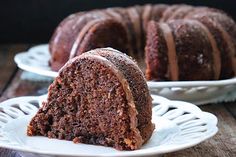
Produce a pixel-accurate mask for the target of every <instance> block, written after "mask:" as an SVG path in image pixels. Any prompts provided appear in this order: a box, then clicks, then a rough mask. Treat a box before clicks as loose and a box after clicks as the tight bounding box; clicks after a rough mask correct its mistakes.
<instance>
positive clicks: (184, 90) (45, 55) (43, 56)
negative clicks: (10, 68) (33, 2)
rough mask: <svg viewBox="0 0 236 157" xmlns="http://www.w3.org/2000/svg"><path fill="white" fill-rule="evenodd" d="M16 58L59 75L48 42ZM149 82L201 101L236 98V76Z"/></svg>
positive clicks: (157, 89) (168, 93)
mask: <svg viewBox="0 0 236 157" xmlns="http://www.w3.org/2000/svg"><path fill="white" fill-rule="evenodd" d="M14 59H15V62H16V63H17V66H18V67H19V68H21V69H23V70H26V71H29V72H33V73H36V74H40V75H44V76H49V77H56V76H57V75H58V73H57V72H55V71H52V70H51V69H50V67H49V65H48V61H49V59H50V54H49V51H48V44H44V45H38V46H35V47H32V48H31V49H29V50H28V51H27V52H22V53H19V54H17V55H16V56H15V58H14ZM147 83H148V87H149V89H150V91H151V93H152V94H157V95H160V96H164V97H166V98H168V99H172V100H183V101H188V102H192V103H194V104H197V105H200V104H207V103H216V102H222V101H226V102H227V101H233V100H235V99H236V77H235V78H232V79H227V80H218V81H169V82H151V81H148V82H147Z"/></svg>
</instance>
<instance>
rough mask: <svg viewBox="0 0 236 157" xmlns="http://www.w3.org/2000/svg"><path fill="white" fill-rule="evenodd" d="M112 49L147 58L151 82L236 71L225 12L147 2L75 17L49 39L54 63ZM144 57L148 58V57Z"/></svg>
mask: <svg viewBox="0 0 236 157" xmlns="http://www.w3.org/2000/svg"><path fill="white" fill-rule="evenodd" d="M99 47H113V48H115V49H118V50H120V51H122V52H126V53H127V54H128V55H131V56H132V57H134V58H135V59H136V60H137V61H138V63H139V62H140V61H143V62H144V61H145V63H146V64H145V68H146V70H145V71H146V72H145V73H146V78H147V79H148V80H217V79H226V78H230V77H233V76H235V75H236V25H235V22H234V20H233V19H232V18H231V17H229V16H228V15H227V14H226V13H224V12H223V11H221V10H218V9H214V8H208V7H193V6H190V5H185V4H179V5H165V4H157V5H151V4H147V5H144V6H133V7H128V8H119V7H116V8H107V9H103V10H93V11H88V12H81V13H76V14H73V15H70V16H69V17H67V18H65V19H64V20H63V21H62V22H61V23H60V24H59V26H58V27H57V28H56V31H55V32H54V34H53V36H52V38H51V40H50V45H49V49H50V53H51V56H52V57H51V60H50V65H51V67H52V69H53V70H55V71H57V70H59V69H60V68H61V67H62V66H63V65H64V64H65V63H66V61H67V60H68V59H69V58H73V57H75V56H77V55H80V54H81V53H83V52H85V51H88V50H90V49H94V48H99ZM144 58H145V59H144Z"/></svg>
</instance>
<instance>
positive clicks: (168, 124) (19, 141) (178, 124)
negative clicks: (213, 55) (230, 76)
mask: <svg viewBox="0 0 236 157" xmlns="http://www.w3.org/2000/svg"><path fill="white" fill-rule="evenodd" d="M45 98H46V96H41V97H32V96H31V97H18V98H13V99H9V100H7V101H5V102H2V103H0V147H3V148H9V149H15V150H19V151H23V152H28V153H29V152H31V153H34V154H41V155H50V156H51V155H57V156H70V157H71V156H73V157H74V156H147V155H156V154H162V153H168V152H173V151H177V150H181V149H185V148H189V147H192V146H194V145H196V144H199V143H200V142H202V141H204V140H206V139H208V138H210V137H212V136H213V135H215V134H216V132H217V131H218V128H217V118H216V117H215V116H214V115H213V114H211V113H207V112H203V111H201V110H200V109H199V108H198V107H197V106H195V105H193V104H191V103H187V102H181V101H170V100H168V99H166V98H163V97H159V96H153V105H154V106H155V107H154V108H153V111H152V114H153V119H152V121H153V123H155V125H156V129H155V130H154V132H153V135H152V137H151V139H150V140H149V141H148V142H147V143H146V144H145V145H144V146H142V148H141V149H140V150H135V151H117V150H115V149H113V148H109V147H103V146H95V145H88V144H74V143H73V142H71V141H63V140H56V139H48V138H46V137H39V136H38V137H29V136H27V135H26V127H27V125H28V123H29V121H30V119H31V118H32V116H33V115H34V114H35V113H36V112H37V110H38V107H39V104H41V102H42V100H45ZM60 148H63V149H60Z"/></svg>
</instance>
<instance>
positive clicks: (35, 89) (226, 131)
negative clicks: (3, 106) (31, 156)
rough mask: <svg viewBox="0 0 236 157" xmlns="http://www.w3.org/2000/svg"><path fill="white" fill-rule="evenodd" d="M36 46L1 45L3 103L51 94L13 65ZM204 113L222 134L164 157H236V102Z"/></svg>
mask: <svg viewBox="0 0 236 157" xmlns="http://www.w3.org/2000/svg"><path fill="white" fill-rule="evenodd" d="M31 46H32V45H29V44H6V45H0V73H1V74H0V102H2V101H4V100H6V99H9V98H13V97H16V96H26V95H42V94H44V93H46V92H47V87H48V85H49V84H50V82H38V81H32V80H31V81H29V80H24V79H22V73H23V71H22V70H20V69H18V68H17V67H16V64H15V63H14V61H13V58H14V55H15V54H16V53H17V52H21V51H25V50H27V49H28V48H29V47H31ZM201 109H202V110H204V111H207V112H211V113H213V114H215V115H216V116H217V117H218V120H219V122H218V127H219V132H218V133H217V134H216V135H215V136H214V137H213V138H211V139H209V140H207V141H205V142H203V143H201V144H199V145H197V146H194V147H192V148H188V149H185V150H181V151H178V152H174V153H169V154H164V155H162V156H164V157H172V156H175V157H182V156H186V157H190V156H191V157H203V156H214V157H215V156H219V157H236V102H231V103H221V104H209V105H205V106H201ZM18 156H20V154H19V153H18V152H17V151H14V150H7V149H2V148H0V157H18Z"/></svg>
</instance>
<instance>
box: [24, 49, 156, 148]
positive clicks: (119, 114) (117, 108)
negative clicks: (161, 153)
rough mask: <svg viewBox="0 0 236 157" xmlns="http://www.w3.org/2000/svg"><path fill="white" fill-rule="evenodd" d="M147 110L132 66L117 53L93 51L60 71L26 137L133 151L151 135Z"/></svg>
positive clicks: (140, 77) (143, 83) (142, 86)
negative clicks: (47, 138) (38, 137)
mask: <svg viewBox="0 0 236 157" xmlns="http://www.w3.org/2000/svg"><path fill="white" fill-rule="evenodd" d="M151 108H152V102H151V96H150V94H149V91H148V87H147V84H146V81H145V78H144V75H143V73H142V71H141V70H140V69H139V67H138V66H137V64H136V63H135V62H134V61H133V60H132V59H131V58H130V57H128V56H127V55H125V54H123V53H121V52H119V51H117V50H114V49H111V48H101V49H95V50H91V51H89V52H86V53H83V54H82V55H80V56H77V57H75V58H73V59H72V60H70V61H68V62H67V63H66V64H65V65H64V67H63V68H62V69H61V70H60V71H59V76H58V77H56V79H55V80H54V82H53V83H52V84H51V85H50V87H49V93H48V98H47V102H44V103H43V106H42V108H40V109H39V111H38V113H37V114H36V115H35V116H34V117H33V119H32V120H31V122H30V124H29V126H28V129H27V134H28V135H29V136H36V135H41V136H46V137H49V138H57V139H65V140H71V141H74V142H75V143H87V144H96V145H103V146H110V147H114V148H116V149H118V150H135V149H139V148H140V147H141V146H142V145H143V144H144V143H145V142H146V141H147V140H148V139H149V138H150V137H151V135H152V132H153V130H154V125H153V124H152V122H151V118H152V113H151Z"/></svg>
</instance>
